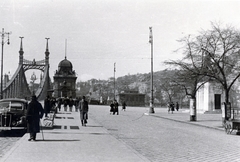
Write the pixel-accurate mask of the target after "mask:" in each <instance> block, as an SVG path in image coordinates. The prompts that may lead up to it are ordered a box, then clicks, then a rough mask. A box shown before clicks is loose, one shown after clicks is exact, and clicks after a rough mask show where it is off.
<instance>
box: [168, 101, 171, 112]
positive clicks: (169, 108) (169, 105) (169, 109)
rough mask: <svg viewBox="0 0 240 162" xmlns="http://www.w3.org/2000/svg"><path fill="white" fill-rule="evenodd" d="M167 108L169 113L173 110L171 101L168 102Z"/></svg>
mask: <svg viewBox="0 0 240 162" xmlns="http://www.w3.org/2000/svg"><path fill="white" fill-rule="evenodd" d="M167 108H168V113H170V111H171V103H170V102H168V104H167Z"/></svg>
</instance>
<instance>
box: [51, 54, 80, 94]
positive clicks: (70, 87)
mask: <svg viewBox="0 0 240 162" xmlns="http://www.w3.org/2000/svg"><path fill="white" fill-rule="evenodd" d="M53 79H54V92H53V96H54V97H56V98H58V97H65V96H67V97H71V96H72V97H73V98H75V97H76V80H77V77H76V73H75V71H74V70H73V66H72V63H71V62H70V61H69V60H67V58H66V57H65V59H64V60H62V61H61V62H60V63H59V64H58V70H56V72H55V75H54V76H53Z"/></svg>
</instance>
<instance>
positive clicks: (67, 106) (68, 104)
mask: <svg viewBox="0 0 240 162" xmlns="http://www.w3.org/2000/svg"><path fill="white" fill-rule="evenodd" d="M78 103H79V98H78V97H76V99H75V100H74V99H73V98H72V97H69V98H68V97H64V98H58V100H57V107H58V110H59V111H61V107H62V105H63V109H64V111H68V110H69V111H70V112H72V111H73V106H74V107H75V112H78Z"/></svg>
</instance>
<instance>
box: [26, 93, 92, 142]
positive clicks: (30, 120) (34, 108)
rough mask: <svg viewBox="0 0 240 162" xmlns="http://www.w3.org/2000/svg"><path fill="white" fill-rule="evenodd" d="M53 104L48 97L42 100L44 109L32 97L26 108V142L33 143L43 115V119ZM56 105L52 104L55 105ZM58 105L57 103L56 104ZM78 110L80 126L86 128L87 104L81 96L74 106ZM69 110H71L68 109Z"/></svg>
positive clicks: (35, 98) (34, 97)
mask: <svg viewBox="0 0 240 162" xmlns="http://www.w3.org/2000/svg"><path fill="white" fill-rule="evenodd" d="M52 104H53V103H52V102H51V99H50V97H49V96H47V97H46V99H45V100H44V108H43V106H42V104H41V103H40V102H38V100H37V97H36V96H35V95H33V96H32V98H31V101H30V102H29V104H28V106H27V113H26V120H27V132H28V133H29V134H30V138H29V139H28V141H35V140H36V134H37V133H39V132H40V119H42V117H43V116H44V114H45V117H47V116H48V113H49V112H50V109H51V106H53V105H52ZM55 104H56V103H54V105H55ZM58 105H59V102H58ZM55 106H56V105H55ZM76 107H77V108H78V109H79V110H80V120H81V124H82V126H86V124H87V120H88V110H89V106H88V102H87V100H86V97H85V96H83V97H82V100H80V101H79V102H78V103H77V106H76ZM70 110H71V109H70Z"/></svg>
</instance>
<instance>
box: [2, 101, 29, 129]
mask: <svg viewBox="0 0 240 162" xmlns="http://www.w3.org/2000/svg"><path fill="white" fill-rule="evenodd" d="M27 105H28V102H27V100H25V99H18V98H8V99H2V100H0V131H3V130H16V129H25V130H26V129H27V121H26V112H27Z"/></svg>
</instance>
